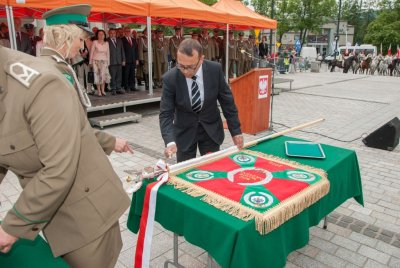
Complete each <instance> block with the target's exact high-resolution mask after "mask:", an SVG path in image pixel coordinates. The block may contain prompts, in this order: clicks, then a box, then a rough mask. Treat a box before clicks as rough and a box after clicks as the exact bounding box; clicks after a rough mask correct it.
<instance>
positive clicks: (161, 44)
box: [153, 29, 169, 87]
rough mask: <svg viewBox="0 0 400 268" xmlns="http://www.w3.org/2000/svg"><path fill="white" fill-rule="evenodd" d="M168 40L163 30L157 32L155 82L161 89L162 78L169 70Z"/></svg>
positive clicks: (155, 41) (155, 42)
mask: <svg viewBox="0 0 400 268" xmlns="http://www.w3.org/2000/svg"><path fill="white" fill-rule="evenodd" d="M168 50H169V49H168V40H167V39H165V38H164V32H163V31H162V30H161V29H157V30H156V39H155V40H154V52H155V53H154V60H153V62H154V82H155V84H156V85H157V86H158V87H161V77H162V75H163V74H164V73H165V72H167V70H168Z"/></svg>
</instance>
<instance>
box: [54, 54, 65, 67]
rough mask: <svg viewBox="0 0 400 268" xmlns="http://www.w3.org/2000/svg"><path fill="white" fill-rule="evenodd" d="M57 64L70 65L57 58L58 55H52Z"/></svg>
mask: <svg viewBox="0 0 400 268" xmlns="http://www.w3.org/2000/svg"><path fill="white" fill-rule="evenodd" d="M51 57H52V58H53V59H54V60H55V61H56V62H57V63H63V64H65V65H68V63H67V62H66V61H65V60H64V59H62V58H61V57H59V56H57V55H52V56H51Z"/></svg>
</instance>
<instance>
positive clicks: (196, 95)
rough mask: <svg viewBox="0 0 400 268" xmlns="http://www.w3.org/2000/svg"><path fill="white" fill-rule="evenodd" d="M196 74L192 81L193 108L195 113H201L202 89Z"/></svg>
mask: <svg viewBox="0 0 400 268" xmlns="http://www.w3.org/2000/svg"><path fill="white" fill-rule="evenodd" d="M196 78H197V77H196V76H193V77H192V79H193V82H192V110H193V112H195V113H199V112H200V110H201V98H200V90H199V85H198V84H197V82H196Z"/></svg>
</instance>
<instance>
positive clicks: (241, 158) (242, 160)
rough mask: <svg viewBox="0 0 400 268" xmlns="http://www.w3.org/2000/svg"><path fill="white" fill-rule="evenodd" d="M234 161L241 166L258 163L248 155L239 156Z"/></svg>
mask: <svg viewBox="0 0 400 268" xmlns="http://www.w3.org/2000/svg"><path fill="white" fill-rule="evenodd" d="M233 161H235V163H236V164H239V165H243V164H253V163H254V162H256V158H255V157H254V156H251V155H247V154H237V155H235V156H234V157H233Z"/></svg>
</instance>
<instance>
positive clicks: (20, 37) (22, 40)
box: [14, 18, 32, 54]
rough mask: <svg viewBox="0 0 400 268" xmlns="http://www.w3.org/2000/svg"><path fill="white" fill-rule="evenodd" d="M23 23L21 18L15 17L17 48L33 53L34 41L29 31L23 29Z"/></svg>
mask: <svg viewBox="0 0 400 268" xmlns="http://www.w3.org/2000/svg"><path fill="white" fill-rule="evenodd" d="M21 23H22V22H21V19H20V18H14V26H15V36H16V40H17V50H18V51H21V52H25V53H27V54H32V51H31V50H32V41H31V39H30V38H29V36H28V34H27V33H25V32H22V31H21Z"/></svg>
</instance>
